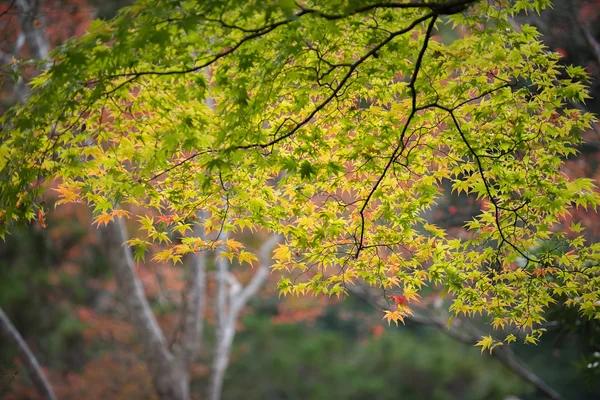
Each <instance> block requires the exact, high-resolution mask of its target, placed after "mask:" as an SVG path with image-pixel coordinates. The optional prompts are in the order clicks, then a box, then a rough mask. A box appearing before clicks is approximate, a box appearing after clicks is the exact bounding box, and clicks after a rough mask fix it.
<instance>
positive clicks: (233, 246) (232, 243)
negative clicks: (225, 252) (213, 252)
mask: <svg viewBox="0 0 600 400" xmlns="http://www.w3.org/2000/svg"><path fill="white" fill-rule="evenodd" d="M225 246H227V248H228V249H229V250H230V251H233V252H236V253H239V251H240V249H243V248H244V245H243V244H241V243H240V242H238V241H236V240H233V239H227V240H226V241H225Z"/></svg>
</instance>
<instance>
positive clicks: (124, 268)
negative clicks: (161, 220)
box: [98, 219, 189, 400]
mask: <svg viewBox="0 0 600 400" xmlns="http://www.w3.org/2000/svg"><path fill="white" fill-rule="evenodd" d="M98 236H99V240H100V243H101V245H102V248H103V250H104V252H105V254H106V255H107V257H108V262H109V263H110V265H111V267H112V269H113V272H114V274H115V277H116V280H117V288H118V291H119V295H120V296H121V298H122V300H123V301H124V303H125V305H126V307H127V311H128V313H129V317H130V319H131V322H132V323H133V325H134V327H135V329H136V332H137V334H138V336H139V338H140V340H141V343H142V348H143V351H144V357H145V359H146V365H147V366H148V370H149V372H150V375H151V376H152V383H153V384H154V387H155V389H156V392H157V393H158V396H159V397H160V399H162V400H188V399H189V383H188V376H187V368H186V366H185V365H184V364H183V363H181V362H179V361H178V360H177V359H176V358H175V357H174V356H173V354H172V353H171V352H170V351H169V349H168V347H167V341H166V339H165V337H164V334H163V332H162V330H161V329H160V327H159V325H158V322H157V321H156V318H155V317H154V314H153V313H152V309H151V308H150V305H149V304H148V300H147V298H146V295H145V294H144V289H143V286H142V283H141V281H140V279H139V277H138V276H137V274H136V272H135V265H134V261H133V257H132V255H131V251H130V249H129V248H128V247H127V245H123V243H125V241H126V240H127V231H126V228H125V224H124V223H123V221H121V220H120V219H117V220H116V221H115V222H114V223H111V224H108V225H107V226H105V227H102V228H99V229H98Z"/></svg>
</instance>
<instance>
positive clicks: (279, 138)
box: [0, 0, 600, 350]
mask: <svg viewBox="0 0 600 400" xmlns="http://www.w3.org/2000/svg"><path fill="white" fill-rule="evenodd" d="M548 5H549V2H548V1H546V0H531V1H528V0H518V1H504V0H500V1H491V2H480V1H475V0H453V1H439V2H425V1H424V2H402V1H398V2H382V3H380V2H369V1H342V0H331V1H327V2H314V3H313V2H310V1H306V2H299V3H294V2H289V1H280V2H277V3H273V4H271V3H270V2H265V3H261V2H258V3H252V2H244V1H230V2H219V1H215V2H202V3H200V4H199V3H197V2H195V1H180V2H169V1H161V2H149V1H139V2H138V3H137V4H136V5H134V6H132V7H129V8H126V9H124V10H122V11H121V12H120V13H119V15H118V16H117V18H116V19H114V20H112V21H110V22H108V23H104V22H95V23H93V24H92V26H91V27H90V31H89V33H88V34H86V35H85V36H83V37H82V38H80V39H77V40H70V41H67V43H66V44H64V45H63V46H60V47H58V48H57V49H56V50H54V51H53V52H52V53H51V55H50V60H51V62H52V66H51V67H50V68H49V69H48V71H47V72H45V73H43V74H42V75H40V76H39V77H36V78H34V79H33V80H32V84H31V87H32V93H31V96H30V97H29V99H28V102H27V103H26V104H25V105H24V106H22V107H15V108H13V109H11V110H9V111H8V112H7V113H6V114H5V115H4V116H3V119H2V123H3V129H2V132H1V134H0V135H1V139H0V167H1V168H2V174H1V176H0V191H1V195H0V224H1V225H0V234H4V233H6V232H8V231H9V230H10V227H11V225H12V224H13V223H15V222H19V221H24V220H31V219H34V218H35V217H36V215H40V216H43V215H45V214H44V213H45V210H44V209H43V207H44V206H43V201H42V199H41V194H42V191H43V190H44V186H43V185H42V184H41V183H42V182H43V180H44V179H48V178H53V179H54V178H57V179H60V181H61V183H60V186H59V187H58V189H57V191H58V193H59V194H60V196H61V198H62V200H61V201H62V202H85V203H87V204H89V205H90V206H91V207H92V209H93V211H94V213H95V216H96V219H95V221H96V223H97V224H99V225H100V224H106V223H109V222H110V221H112V220H114V219H115V217H127V216H129V215H130V214H129V212H128V211H127V210H126V209H125V208H127V207H136V208H137V209H145V210H154V213H155V214H159V215H160V216H158V217H155V216H153V215H150V214H149V213H147V214H146V215H141V216H140V217H139V219H138V222H139V225H140V227H141V232H142V234H140V235H138V237H135V238H132V239H130V240H128V244H129V245H130V246H132V247H134V251H135V255H136V258H137V259H143V258H144V257H145V253H146V252H147V251H148V249H149V248H150V247H151V245H152V243H154V242H157V243H162V244H167V246H166V247H165V249H164V250H163V251H161V252H159V253H157V254H155V255H154V258H155V259H157V260H164V261H173V262H178V261H181V259H182V257H184V256H185V255H186V254H190V253H196V252H204V251H207V250H214V249H216V248H219V247H222V246H225V250H223V251H222V252H221V255H222V257H225V258H229V259H230V260H234V259H235V260H237V261H239V262H240V263H243V262H246V263H252V262H253V260H255V256H254V255H253V254H252V253H251V252H248V251H246V250H244V249H243V248H242V245H241V243H239V242H236V241H235V240H223V236H222V235H219V238H218V239H215V240H208V239H206V238H202V237H198V236H196V235H194V234H193V232H192V227H193V226H194V224H197V223H200V224H202V225H203V228H204V230H205V231H206V232H207V233H210V232H214V231H217V232H231V231H240V230H243V229H250V230H257V229H262V230H266V231H270V232H273V233H278V234H281V235H283V237H285V243H283V244H281V245H279V247H278V248H277V249H276V250H275V259H276V261H277V262H276V263H275V264H274V265H273V268H274V269H275V270H280V271H282V272H283V273H284V274H286V277H284V278H282V279H281V280H280V282H279V284H278V288H279V290H280V292H281V293H282V294H287V293H293V294H301V293H306V292H310V293H314V294H328V295H338V296H339V295H342V294H344V293H346V292H347V290H348V286H350V285H352V284H353V283H354V282H358V281H363V282H365V283H367V284H369V285H373V286H375V287H379V288H382V289H383V291H384V292H386V291H389V290H392V291H395V290H397V291H398V293H401V296H402V298H400V297H398V300H396V299H395V298H394V301H395V303H396V304H395V309H392V310H388V311H387V314H386V318H387V319H388V320H389V321H394V322H398V321H402V320H403V318H404V317H405V316H406V315H407V314H408V313H409V312H410V307H409V306H408V305H407V304H405V302H410V301H412V300H416V299H418V297H419V291H420V290H421V289H422V288H423V287H424V286H425V285H439V286H442V287H444V288H445V293H447V294H450V295H452V304H451V306H450V310H451V311H452V312H453V313H455V314H456V315H461V314H463V315H469V316H472V315H475V314H485V315H486V316H488V317H489V318H490V321H491V324H492V325H493V326H494V327H502V328H510V329H513V331H512V332H511V333H508V334H507V335H506V336H505V338H504V342H509V343H510V342H511V341H515V340H517V336H519V335H522V336H523V338H524V340H525V341H526V342H531V343H535V342H537V340H538V339H539V337H540V335H541V334H542V332H543V329H542V328H540V323H542V322H543V321H544V310H545V309H546V308H547V307H548V305H549V304H551V303H554V302H562V303H564V304H566V305H568V306H573V307H577V308H578V309H579V310H580V313H581V314H582V315H583V316H585V317H588V318H597V317H598V316H600V312H599V311H598V301H600V299H599V291H598V280H599V277H598V272H599V267H598V258H599V257H600V253H599V250H600V247H599V245H598V244H586V243H585V240H584V239H583V237H582V236H581V235H578V233H579V232H580V231H581V230H582V227H581V225H580V224H578V223H576V222H573V223H571V224H570V226H566V227H565V226H563V225H564V224H563V222H564V218H565V217H566V216H568V215H569V214H570V212H571V211H570V210H572V209H573V208H575V207H584V208H586V209H587V208H594V209H595V207H596V206H597V204H598V203H599V202H600V197H599V196H598V194H597V193H596V191H595V186H594V184H593V182H592V181H591V180H589V179H583V178H580V179H570V178H568V177H567V176H566V175H565V174H563V173H562V172H561V170H560V166H561V164H562V162H563V159H564V158H565V157H566V156H569V155H571V154H574V153H575V152H576V150H575V146H576V145H577V144H579V143H580V142H581V137H580V132H581V131H582V130H584V129H585V128H586V127H588V126H589V124H590V122H591V121H592V116H591V115H590V114H587V113H585V112H582V111H580V110H577V109H573V108H571V107H570V106H568V105H567V104H568V103H567V102H569V101H570V102H583V101H584V100H585V99H586V97H587V95H586V92H585V85H586V82H587V80H588V78H587V76H586V73H585V71H584V69H583V68H580V67H572V66H567V67H563V66H561V65H560V63H559V58H560V55H559V54H557V53H552V52H549V51H548V50H547V49H546V48H545V47H544V45H543V44H542V43H541V42H540V41H539V39H538V34H537V32H536V30H535V29H534V28H532V27H530V26H527V25H525V26H523V27H522V28H521V30H520V31H518V32H517V31H515V30H514V29H513V27H512V26H511V25H510V23H509V22H507V19H508V17H510V16H512V15H514V14H516V13H517V12H519V11H521V10H532V11H535V10H537V11H539V10H540V9H542V8H544V7H546V6H548ZM448 24H451V25H453V26H455V27H457V28H459V29H461V30H462V31H463V32H464V34H463V35H462V37H461V38H459V39H456V40H453V41H445V40H442V38H441V37H440V36H439V35H438V32H439V30H440V29H444V27H445V26H447V25H448ZM28 65H31V62H28V63H23V64H16V68H15V69H16V70H17V71H19V68H20V71H24V70H25V68H26V67H27V66H28ZM17 78H18V76H17ZM447 182H451V186H452V190H453V191H455V192H457V193H458V194H460V193H461V192H465V193H469V194H472V195H474V196H476V197H477V198H478V199H479V200H480V202H479V204H480V206H481V210H480V212H479V213H478V214H477V215H476V216H475V217H473V218H472V219H471V220H469V221H467V222H466V227H467V230H468V237H466V238H457V237H454V236H452V235H449V234H448V233H447V232H446V231H445V230H444V229H442V228H440V227H438V226H435V225H434V224H431V223H429V222H428V221H427V220H426V219H425V218H424V217H423V214H424V212H425V211H426V210H427V209H428V208H430V207H431V206H432V205H433V204H435V202H436V199H437V198H438V197H439V196H440V194H441V187H442V185H443V184H444V183H447ZM119 205H123V206H124V207H125V208H124V209H120V208H119ZM200 211H201V212H202V213H201V214H199V212H200ZM198 215H205V217H202V218H200V219H199V217H198ZM42 222H43V221H42ZM566 230H569V231H570V233H575V234H574V235H572V234H569V235H567V234H566V233H565V231H566ZM398 296H400V295H398ZM400 299H402V300H401V301H400ZM502 343H503V341H496V340H494V339H492V338H491V336H487V337H485V338H483V339H482V340H481V341H480V342H479V345H481V346H482V348H488V349H490V350H491V349H492V348H494V347H496V346H498V345H500V344H502Z"/></svg>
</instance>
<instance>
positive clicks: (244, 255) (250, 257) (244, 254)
mask: <svg viewBox="0 0 600 400" xmlns="http://www.w3.org/2000/svg"><path fill="white" fill-rule="evenodd" d="M238 261H239V262H240V264H241V263H244V262H246V263H248V264H250V265H252V262H253V261H258V257H256V256H255V255H254V254H252V253H250V252H249V251H244V250H242V251H241V252H240V254H239V255H238Z"/></svg>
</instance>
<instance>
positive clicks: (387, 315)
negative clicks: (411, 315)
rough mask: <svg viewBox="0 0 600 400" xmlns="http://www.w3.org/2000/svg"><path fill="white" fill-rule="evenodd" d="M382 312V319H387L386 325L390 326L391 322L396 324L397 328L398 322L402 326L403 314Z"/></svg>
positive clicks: (399, 312)
mask: <svg viewBox="0 0 600 400" xmlns="http://www.w3.org/2000/svg"><path fill="white" fill-rule="evenodd" d="M383 312H384V313H385V315H384V316H383V318H382V319H387V322H388V325H391V324H392V321H393V322H395V323H396V326H398V321H400V322H402V323H403V324H404V314H403V313H402V312H401V311H389V310H384V311H383Z"/></svg>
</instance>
